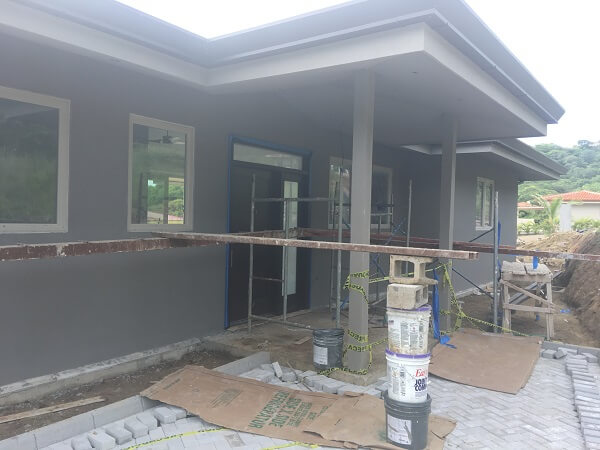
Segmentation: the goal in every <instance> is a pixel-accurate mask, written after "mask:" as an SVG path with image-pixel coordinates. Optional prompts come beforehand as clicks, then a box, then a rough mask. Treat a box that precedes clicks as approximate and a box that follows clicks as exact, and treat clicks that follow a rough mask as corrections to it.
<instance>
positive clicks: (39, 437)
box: [33, 413, 94, 448]
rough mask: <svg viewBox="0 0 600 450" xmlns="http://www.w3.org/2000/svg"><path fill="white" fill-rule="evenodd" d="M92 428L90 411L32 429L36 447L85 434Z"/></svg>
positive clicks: (46, 445) (92, 421)
mask: <svg viewBox="0 0 600 450" xmlns="http://www.w3.org/2000/svg"><path fill="white" fill-rule="evenodd" d="M93 429H94V419H93V417H92V414H91V413H84V414H79V415H77V416H74V417H71V418H69V419H66V420H61V421H60V422H56V423H53V424H51V425H47V426H45V427H42V428H38V429H37V430H35V431H33V434H34V436H35V441H36V443H37V448H43V447H48V446H50V445H52V444H56V443H57V442H61V441H66V440H67V439H71V438H72V437H73V436H77V435H79V434H85V433H87V432H88V431H90V430H93Z"/></svg>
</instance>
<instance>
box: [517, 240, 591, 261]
mask: <svg viewBox="0 0 600 450" xmlns="http://www.w3.org/2000/svg"><path fill="white" fill-rule="evenodd" d="M590 234H593V232H588V233H577V232H576V231H564V232H560V233H553V234H551V235H549V236H544V237H541V238H539V239H538V240H536V241H532V242H527V243H526V244H522V245H519V246H518V248H521V249H525V250H542V251H548V252H568V253H579V252H578V251H576V250H575V249H576V248H577V246H578V245H579V244H580V243H581V242H582V241H584V240H585V239H586V236H588V235H590ZM532 259H533V258H532V257H531V256H523V257H519V260H521V261H523V262H531V260H532ZM540 262H542V263H543V264H546V265H547V266H548V267H549V268H550V269H551V270H554V271H557V270H562V269H563V268H564V260H562V259H555V258H540Z"/></svg>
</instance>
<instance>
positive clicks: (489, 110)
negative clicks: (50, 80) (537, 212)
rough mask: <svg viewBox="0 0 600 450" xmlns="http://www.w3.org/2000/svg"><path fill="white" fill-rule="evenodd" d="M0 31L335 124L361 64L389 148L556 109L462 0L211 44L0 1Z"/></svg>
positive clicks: (345, 124)
mask: <svg viewBox="0 0 600 450" xmlns="http://www.w3.org/2000/svg"><path fill="white" fill-rule="evenodd" d="M448 17H452V20H449V18H448ZM341 19H344V20H341ZM0 33H5V34H11V35H15V36H17V37H19V38H24V39H27V40H32V41H35V42H37V43H39V44H42V45H51V46H54V47H58V48H61V49H64V50H67V51H69V52H72V53H79V54H83V55H86V56H91V57H93V58H96V59H100V60H104V61H107V62H109V63H110V64H119V65H121V66H123V67H127V68H130V69H134V70H137V71H142V72H145V73H149V74H152V75H154V76H159V77H162V78H165V79H169V80H174V81H176V82H178V83H182V84H185V85H187V86H190V87H193V88H196V89H201V90H205V91H208V92H212V93H232V92H257V91H260V90H264V91H270V92H276V93H277V94H278V95H281V96H282V97H284V98H285V100H286V101H288V102H289V103H290V105H291V106H293V107H295V108H297V109H298V110H300V111H303V112H304V113H305V114H306V115H307V116H310V117H314V118H315V119H318V120H319V121H320V122H321V123H322V124H323V125H324V126H325V127H331V128H341V129H342V131H345V130H349V129H351V128H350V124H351V111H352V107H351V104H352V78H353V75H354V73H355V72H356V71H359V70H363V69H368V70H372V71H373V72H375V74H376V76H377V82H376V84H377V92H376V95H377V98H376V135H375V139H376V140H378V141H379V142H381V143H383V144H386V145H390V146H399V145H409V144H434V143H437V142H440V135H439V126H438V125H439V121H440V117H441V116H442V115H444V114H451V115H453V116H455V117H456V118H457V120H458V121H459V124H460V126H459V138H460V139H461V140H468V141H473V140H482V139H500V138H506V137H514V136H523V137H525V136H540V135H545V133H546V125H547V124H548V123H554V122H556V120H558V118H559V117H560V116H561V115H562V113H563V110H562V108H561V107H560V105H558V104H557V103H556V102H555V101H554V99H552V98H551V97H550V95H549V94H548V93H547V92H546V91H545V90H544V89H543V88H542V87H541V86H540V85H539V83H537V82H535V80H534V79H533V78H532V77H531V76H530V75H529V78H528V77H527V76H525V75H526V74H524V73H525V72H523V71H524V70H525V69H524V68H523V67H522V65H520V63H519V62H518V60H516V58H514V57H511V58H512V59H511V58H506V55H505V53H506V52H508V51H507V50H506V49H505V48H504V47H503V46H502V44H501V43H500V42H499V41H498V39H497V38H496V37H495V36H494V35H493V34H492V33H491V32H490V31H489V30H487V29H486V28H485V25H483V23H482V22H481V21H480V20H479V19H478V18H477V16H476V15H475V14H474V13H473V12H472V11H471V10H470V9H469V8H468V7H467V6H466V5H465V4H464V3H463V2H462V0H445V1H435V0H418V1H417V0H406V1H402V2H398V1H387V0H386V1H378V2H365V1H362V0H361V1H356V2H350V3H348V4H344V5H340V6H337V7H334V8H330V9H327V10H325V11H320V12H316V13H314V14H308V15H305V16H301V17H298V18H294V19H290V20H288V21H283V22H281V23H277V24H272V25H269V26H266V27H261V28H259V29H255V30H250V31H247V32H243V33H237V34H235V35H231V36H226V37H223V38H218V39H213V40H206V39H203V38H200V37H199V36H196V35H193V34H191V33H188V32H185V31H183V30H181V29H178V28H176V27H173V26H172V25H169V24H165V23H164V22H162V21H160V20H158V19H155V18H152V17H150V16H147V15H145V14H143V13H141V12H139V11H136V10H134V9H131V8H129V7H126V6H124V5H122V4H119V3H117V2H113V1H106V0H88V1H86V2H81V1H76V0H55V1H53V2H46V1H42V0H8V1H6V2H5V3H4V4H3V10H2V14H1V15H0ZM482 48H486V52H484V51H483V50H482ZM502 49H504V50H502ZM503 52H504V53H503ZM502 55H504V56H502ZM492 56H496V57H498V58H500V59H502V58H504V59H506V61H504V59H503V63H502V64H499V63H498V62H497V61H496V60H494V59H493V58H492ZM501 57H502V58H501ZM414 74H418V76H414ZM517 75H518V76H517ZM532 80H533V81H532ZM334 122H335V123H334Z"/></svg>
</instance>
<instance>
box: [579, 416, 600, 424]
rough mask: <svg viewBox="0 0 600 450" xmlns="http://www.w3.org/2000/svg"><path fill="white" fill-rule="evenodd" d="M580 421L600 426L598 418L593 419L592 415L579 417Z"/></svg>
mask: <svg viewBox="0 0 600 450" xmlns="http://www.w3.org/2000/svg"><path fill="white" fill-rule="evenodd" d="M580 422H581V423H588V424H592V425H599V426H600V419H594V418H592V417H581V418H580Z"/></svg>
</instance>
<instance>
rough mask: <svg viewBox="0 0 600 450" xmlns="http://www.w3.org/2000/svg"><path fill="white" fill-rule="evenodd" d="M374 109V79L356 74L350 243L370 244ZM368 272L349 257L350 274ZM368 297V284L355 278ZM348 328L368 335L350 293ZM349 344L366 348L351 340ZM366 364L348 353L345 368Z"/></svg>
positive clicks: (357, 297) (360, 306)
mask: <svg viewBox="0 0 600 450" xmlns="http://www.w3.org/2000/svg"><path fill="white" fill-rule="evenodd" d="M374 108H375V79H374V76H373V73H372V72H368V71H363V72H360V73H359V74H357V76H356V79H355V82H354V126H353V138H352V189H351V200H350V204H351V214H350V224H351V232H350V240H351V242H353V243H358V244H369V243H370V239H371V178H372V160H373V113H374ZM364 270H369V254H368V253H357V252H352V253H350V273H355V272H362V271H364ZM354 283H357V284H360V285H361V286H362V287H363V289H364V290H365V292H366V294H367V298H368V295H369V283H368V280H366V279H362V278H358V279H354ZM349 328H350V330H352V331H354V332H355V333H358V334H361V335H368V333H369V308H368V305H367V304H366V303H365V301H364V297H363V296H362V294H361V293H359V292H357V291H354V290H351V291H350V319H349ZM348 340H349V343H350V344H355V345H365V343H364V342H358V341H356V340H355V339H353V338H350V337H349V338H348ZM368 363H369V353H368V352H355V351H349V352H348V367H349V368H350V369H351V370H361V369H365V368H366V367H367V365H368Z"/></svg>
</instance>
